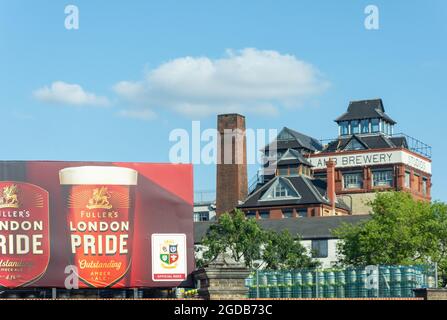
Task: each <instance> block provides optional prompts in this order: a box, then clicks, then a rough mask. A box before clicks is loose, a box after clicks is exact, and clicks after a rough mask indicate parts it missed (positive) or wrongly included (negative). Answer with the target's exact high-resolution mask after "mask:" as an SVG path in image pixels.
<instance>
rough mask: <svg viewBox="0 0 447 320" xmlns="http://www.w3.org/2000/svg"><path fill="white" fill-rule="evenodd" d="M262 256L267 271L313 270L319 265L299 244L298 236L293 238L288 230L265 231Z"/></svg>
mask: <svg viewBox="0 0 447 320" xmlns="http://www.w3.org/2000/svg"><path fill="white" fill-rule="evenodd" d="M265 239H266V242H265V245H264V250H263V254H262V260H263V261H264V263H265V265H266V268H267V269H272V270H281V269H300V268H314V267H317V266H319V263H318V262H316V261H314V260H313V259H312V258H311V257H310V256H309V254H308V252H307V250H306V248H304V247H303V245H302V244H301V242H300V240H301V238H300V236H299V235H296V237H295V238H294V237H293V236H292V235H291V234H290V232H289V231H288V230H284V231H283V232H281V233H277V232H273V231H267V232H266V237H265Z"/></svg>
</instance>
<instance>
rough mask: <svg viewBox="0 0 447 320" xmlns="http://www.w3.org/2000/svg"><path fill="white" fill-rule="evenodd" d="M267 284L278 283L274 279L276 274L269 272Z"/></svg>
mask: <svg viewBox="0 0 447 320" xmlns="http://www.w3.org/2000/svg"><path fill="white" fill-rule="evenodd" d="M267 282H268V283H267V284H268V285H269V286H276V285H278V281H277V279H276V274H275V273H274V272H269V273H268V275H267Z"/></svg>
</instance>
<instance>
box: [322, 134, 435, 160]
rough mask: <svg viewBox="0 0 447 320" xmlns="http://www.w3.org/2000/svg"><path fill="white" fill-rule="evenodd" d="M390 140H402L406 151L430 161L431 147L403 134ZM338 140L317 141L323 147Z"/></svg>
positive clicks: (395, 135) (393, 136)
mask: <svg viewBox="0 0 447 320" xmlns="http://www.w3.org/2000/svg"><path fill="white" fill-rule="evenodd" d="M390 137H391V138H404V139H405V141H406V142H407V146H408V150H410V151H412V152H414V153H417V154H420V155H421V156H423V157H426V158H429V159H431V157H432V147H431V146H430V145H428V144H426V143H424V142H422V141H420V140H418V139H416V138H414V137H412V136H409V135H407V134H405V133H395V134H393V135H391V136H390ZM337 139H338V138H335V139H321V140H319V141H320V143H321V145H323V146H325V145H327V144H329V143H330V142H333V141H336V140H337Z"/></svg>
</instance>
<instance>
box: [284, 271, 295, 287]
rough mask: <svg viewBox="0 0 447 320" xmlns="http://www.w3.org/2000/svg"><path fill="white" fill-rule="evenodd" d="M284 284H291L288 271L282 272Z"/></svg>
mask: <svg viewBox="0 0 447 320" xmlns="http://www.w3.org/2000/svg"><path fill="white" fill-rule="evenodd" d="M284 284H285V285H286V286H291V285H292V284H293V281H292V274H291V273H290V272H285V273H284Z"/></svg>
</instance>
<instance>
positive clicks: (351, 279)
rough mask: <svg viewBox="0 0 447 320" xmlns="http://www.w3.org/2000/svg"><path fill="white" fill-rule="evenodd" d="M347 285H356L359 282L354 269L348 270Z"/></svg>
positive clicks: (346, 272)
mask: <svg viewBox="0 0 447 320" xmlns="http://www.w3.org/2000/svg"><path fill="white" fill-rule="evenodd" d="M345 274H346V283H348V284H354V283H356V281H357V275H356V272H355V270H354V269H346V271H345Z"/></svg>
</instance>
